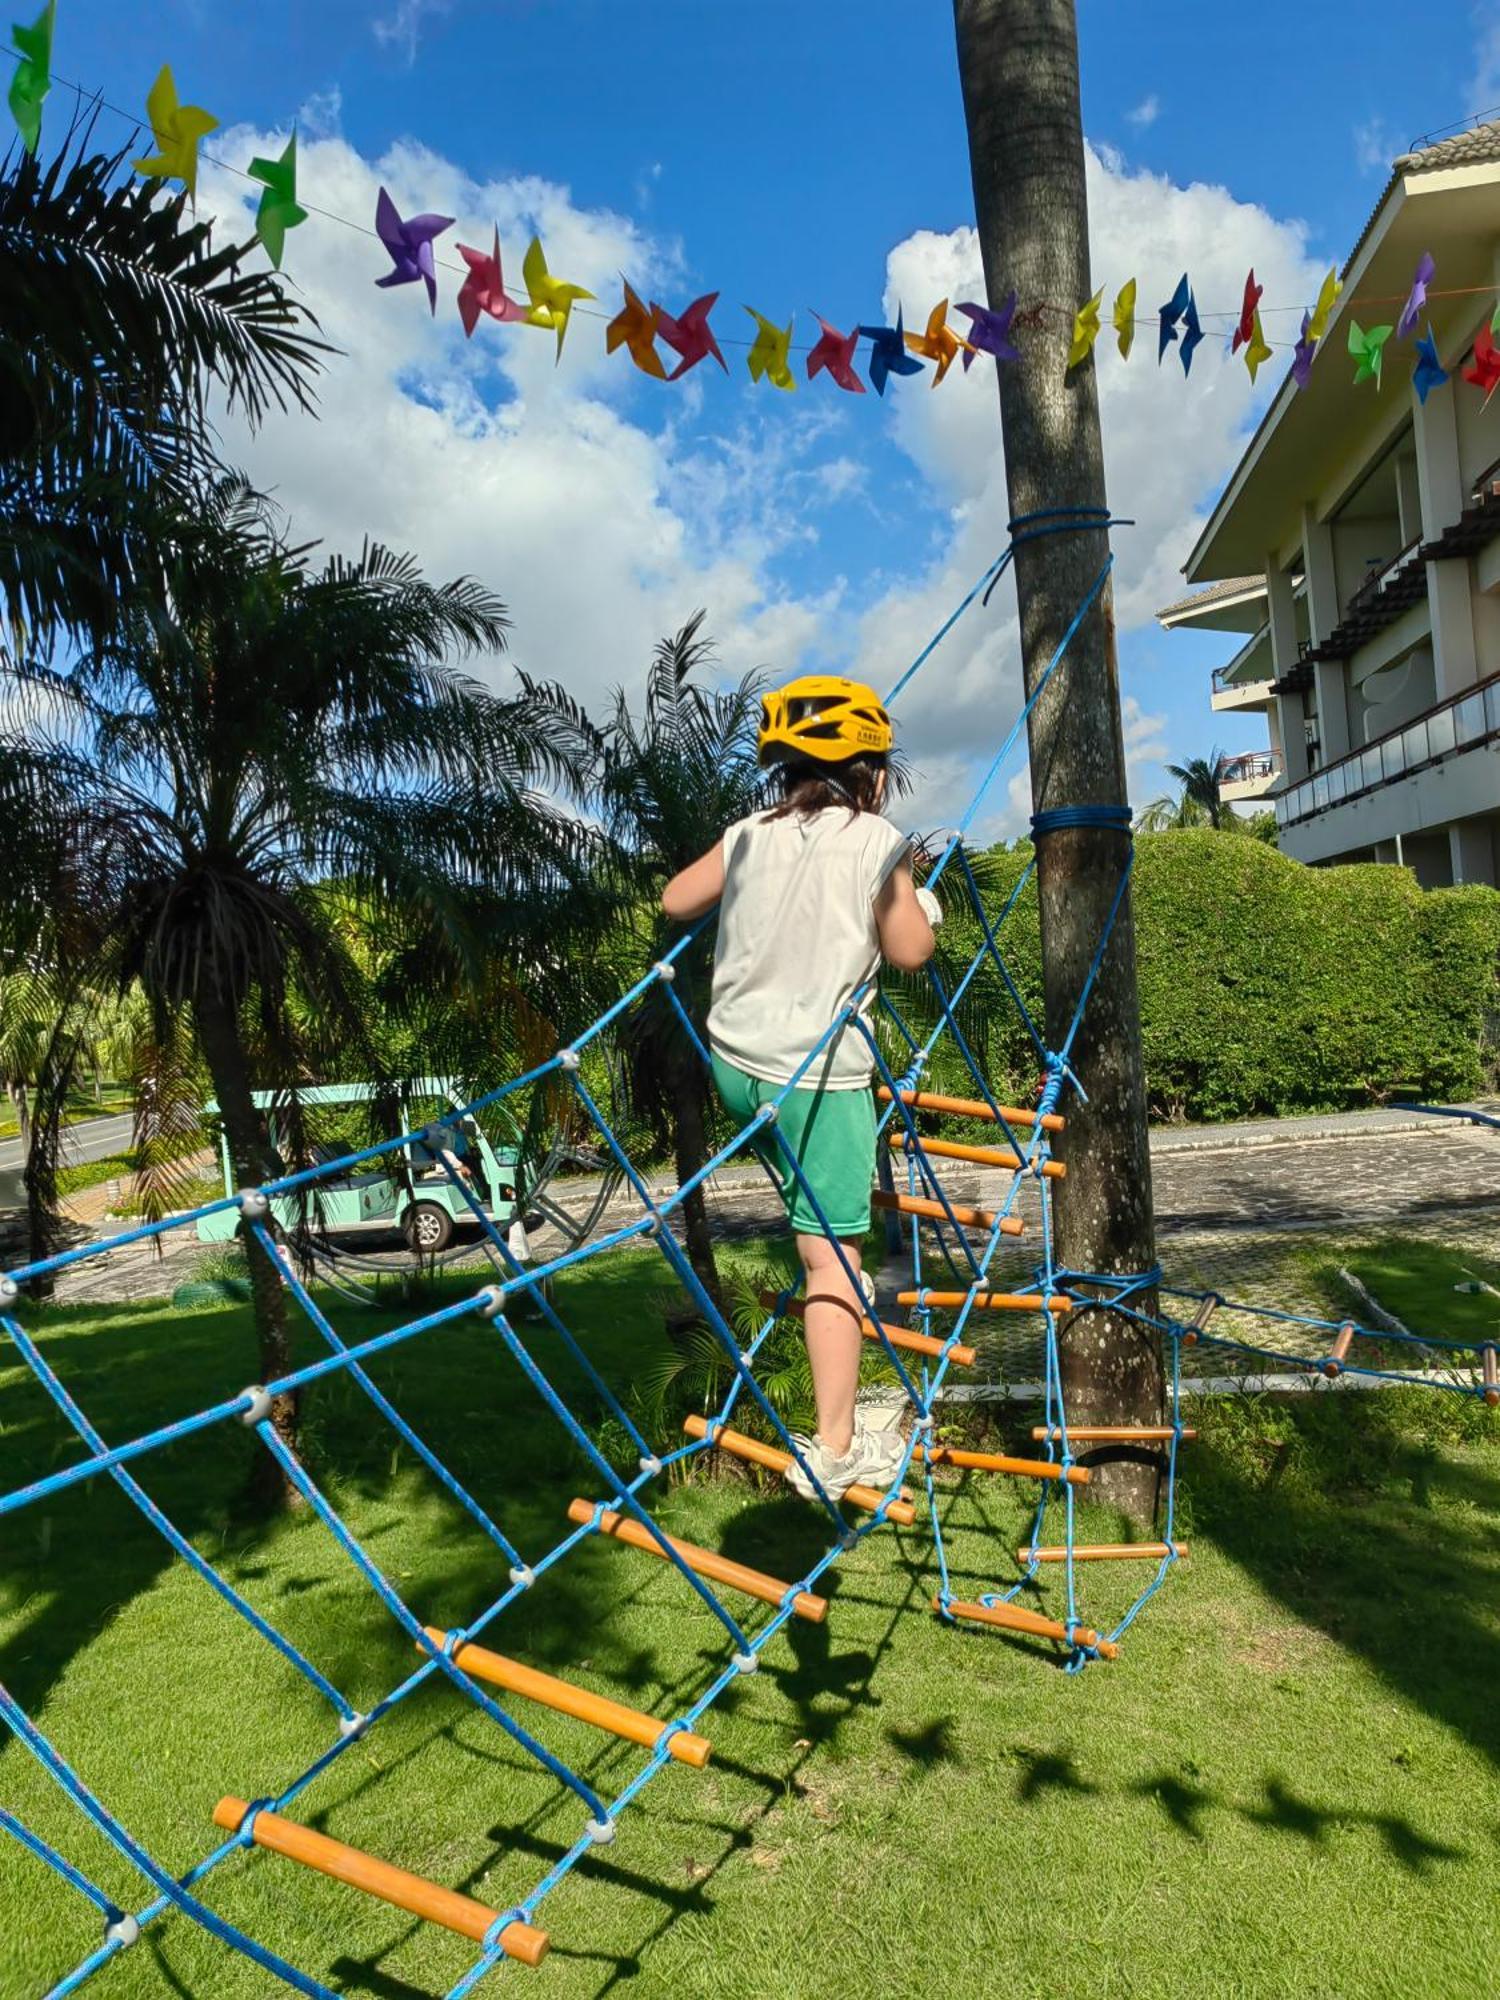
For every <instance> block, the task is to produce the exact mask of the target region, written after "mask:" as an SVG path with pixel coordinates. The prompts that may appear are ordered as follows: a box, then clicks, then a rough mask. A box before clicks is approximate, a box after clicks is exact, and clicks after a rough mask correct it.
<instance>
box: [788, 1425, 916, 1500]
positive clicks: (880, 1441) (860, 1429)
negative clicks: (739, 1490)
mask: <svg viewBox="0 0 1500 2000" xmlns="http://www.w3.org/2000/svg"><path fill="white" fill-rule="evenodd" d="M793 1438H794V1442H795V1443H796V1446H797V1449H798V1451H799V1452H801V1454H802V1457H803V1459H804V1460H805V1461H806V1463H807V1467H808V1471H810V1472H811V1473H812V1474H813V1475H814V1477H815V1478H816V1479H817V1481H818V1484H819V1485H821V1486H822V1488H823V1491H824V1492H825V1493H826V1494H827V1495H828V1497H829V1499H830V1500H842V1499H843V1497H844V1495H845V1494H846V1493H847V1492H848V1490H849V1488H850V1487H851V1486H873V1487H874V1488H875V1489H876V1490H877V1492H880V1493H884V1492H885V1490H886V1488H887V1487H888V1486H889V1485H890V1484H891V1482H892V1480H894V1478H895V1477H896V1474H897V1472H898V1471H899V1470H900V1466H901V1460H902V1458H903V1456H904V1455H905V1451H906V1445H905V1441H904V1440H903V1439H902V1437H901V1435H900V1433H899V1432H897V1431H867V1430H866V1429H865V1428H864V1426H863V1425H862V1424H861V1423H860V1421H859V1419H858V1417H857V1416H856V1418H855V1422H854V1437H853V1441H852V1442H851V1444H850V1446H849V1449H848V1451H847V1452H845V1454H844V1456H843V1457H842V1458H839V1457H837V1456H836V1455H835V1454H834V1453H833V1452H831V1451H830V1450H829V1449H828V1447H827V1445H826V1444H824V1442H823V1440H822V1439H821V1438H820V1437H810V1438H809V1437H802V1436H800V1435H798V1434H797V1433H795V1432H794V1433H793ZM785 1477H786V1483H787V1485H788V1486H790V1487H791V1489H792V1491H793V1492H794V1493H795V1494H796V1495H797V1496H798V1498H799V1499H802V1500H816V1499H817V1498H818V1492H817V1488H816V1487H815V1486H814V1485H813V1483H812V1481H811V1480H810V1479H809V1478H808V1477H807V1473H805V1472H804V1471H803V1470H802V1467H801V1466H800V1465H799V1464H798V1463H797V1461H796V1459H793V1460H792V1462H791V1464H790V1465H788V1467H787V1469H786V1475H785Z"/></svg>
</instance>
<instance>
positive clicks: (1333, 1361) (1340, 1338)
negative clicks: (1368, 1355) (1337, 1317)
mask: <svg viewBox="0 0 1500 2000" xmlns="http://www.w3.org/2000/svg"><path fill="white" fill-rule="evenodd" d="M1354 1335H1355V1325H1354V1322H1353V1320H1352V1319H1346V1320H1345V1321H1344V1324H1343V1325H1342V1326H1341V1327H1340V1328H1339V1330H1338V1332H1337V1333H1336V1334H1335V1335H1334V1339H1333V1345H1332V1347H1330V1348H1329V1350H1328V1352H1327V1354H1325V1355H1324V1357H1323V1359H1322V1360H1321V1361H1320V1362H1319V1363H1318V1366H1319V1367H1320V1368H1321V1369H1322V1371H1323V1373H1324V1374H1325V1375H1326V1376H1327V1377H1328V1378H1329V1380H1330V1381H1332V1379H1333V1378H1334V1376H1336V1375H1342V1374H1343V1372H1344V1363H1345V1361H1346V1360H1347V1359H1348V1355H1349V1349H1350V1348H1351V1347H1352V1346H1353V1345H1354Z"/></svg>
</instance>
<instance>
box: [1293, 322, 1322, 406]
mask: <svg viewBox="0 0 1500 2000" xmlns="http://www.w3.org/2000/svg"><path fill="white" fill-rule="evenodd" d="M1317 351H1318V343H1317V340H1316V339H1315V338H1314V336H1313V330H1312V314H1311V313H1304V314H1303V315H1302V334H1301V337H1300V339H1299V340H1298V342H1297V345H1296V347H1295V348H1294V349H1293V350H1292V380H1293V381H1294V382H1295V383H1296V385H1297V387H1298V388H1299V389H1305V388H1306V387H1307V378H1308V376H1309V375H1311V373H1312V365H1313V356H1314V355H1315V354H1316V353H1317Z"/></svg>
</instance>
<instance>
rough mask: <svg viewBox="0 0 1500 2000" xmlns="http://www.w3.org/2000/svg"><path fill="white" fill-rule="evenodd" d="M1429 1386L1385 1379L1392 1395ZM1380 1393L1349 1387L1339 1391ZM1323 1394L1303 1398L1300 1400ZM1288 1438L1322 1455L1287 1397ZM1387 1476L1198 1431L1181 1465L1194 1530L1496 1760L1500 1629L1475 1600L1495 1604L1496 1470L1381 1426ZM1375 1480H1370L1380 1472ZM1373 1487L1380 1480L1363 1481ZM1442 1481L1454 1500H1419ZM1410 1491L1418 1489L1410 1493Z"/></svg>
mask: <svg viewBox="0 0 1500 2000" xmlns="http://www.w3.org/2000/svg"><path fill="white" fill-rule="evenodd" d="M1408 1393H1410V1394H1418V1393H1431V1392H1418V1391H1410V1392H1408V1391H1398V1390H1392V1391H1388V1392H1386V1395H1389V1396H1395V1395H1405V1394H1408ZM1386 1395H1382V1396H1379V1397H1377V1396H1374V1395H1369V1396H1360V1397H1354V1396H1350V1397H1344V1398H1340V1399H1338V1400H1339V1402H1340V1403H1341V1404H1343V1405H1365V1404H1374V1403H1377V1402H1384V1401H1385V1400H1386ZM1324 1400H1331V1399H1324V1398H1310V1397H1307V1398H1302V1399H1300V1401H1301V1402H1302V1403H1307V1404H1311V1403H1313V1402H1321V1401H1324ZM1277 1414H1278V1418H1279V1419H1281V1420H1282V1421H1283V1425H1284V1429H1285V1431H1286V1433H1287V1434H1288V1435H1289V1436H1290V1437H1291V1438H1292V1441H1293V1447H1294V1449H1295V1448H1296V1447H1297V1443H1298V1440H1299V1439H1305V1440H1307V1441H1308V1449H1309V1453H1310V1454H1315V1453H1318V1452H1321V1453H1322V1454H1323V1457H1322V1458H1321V1459H1320V1458H1318V1457H1316V1456H1310V1463H1311V1464H1312V1466H1313V1467H1314V1469H1316V1467H1317V1466H1318V1465H1319V1464H1321V1463H1323V1462H1324V1461H1325V1460H1326V1457H1327V1446H1328V1442H1329V1434H1328V1431H1327V1430H1326V1429H1325V1428H1324V1426H1326V1425H1327V1423H1328V1421H1329V1420H1328V1419H1327V1418H1326V1417H1325V1416H1324V1415H1322V1414H1321V1413H1318V1414H1316V1415H1314V1414H1313V1413H1312V1412H1310V1411H1308V1410H1304V1409H1302V1408H1300V1407H1298V1405H1297V1403H1296V1402H1294V1403H1292V1404H1289V1405H1288V1407H1287V1408H1286V1409H1285V1410H1284V1411H1278V1413H1277ZM1347 1420H1348V1422H1349V1424H1350V1425H1351V1427H1352V1436H1351V1456H1356V1455H1357V1453H1358V1451H1359V1449H1361V1448H1362V1447H1363V1446H1365V1445H1367V1444H1368V1442H1369V1437H1368V1435H1366V1436H1365V1437H1363V1438H1362V1437H1361V1436H1360V1432H1361V1431H1362V1430H1363V1428H1364V1427H1365V1426H1372V1427H1373V1428H1374V1429H1375V1430H1377V1431H1378V1430H1379V1428H1380V1424H1381V1420H1380V1419H1379V1418H1377V1417H1376V1416H1375V1415H1374V1413H1373V1412H1370V1411H1363V1410H1361V1411H1358V1412H1354V1411H1351V1412H1350V1413H1349V1415H1348V1419H1347ZM1385 1443H1386V1448H1387V1450H1388V1454H1389V1458H1388V1464H1387V1467H1386V1470H1385V1473H1384V1476H1380V1475H1379V1473H1378V1472H1376V1473H1374V1474H1370V1475H1369V1476H1368V1478H1367V1484H1366V1490H1363V1491H1361V1490H1357V1489H1353V1490H1351V1488H1349V1487H1338V1486H1336V1485H1335V1484H1334V1481H1333V1478H1332V1477H1330V1478H1327V1479H1325V1480H1323V1481H1322V1482H1321V1483H1319V1482H1318V1481H1316V1480H1315V1479H1309V1478H1306V1477H1304V1478H1302V1479H1300V1480H1299V1481H1297V1482H1295V1483H1294V1482H1293V1481H1291V1480H1286V1481H1282V1480H1280V1479H1278V1477H1277V1473H1276V1468H1275V1467H1273V1469H1272V1471H1271V1473H1270V1474H1269V1476H1262V1475H1259V1474H1257V1473H1256V1472H1255V1471H1253V1470H1249V1469H1247V1467H1246V1464H1245V1462H1244V1455H1243V1454H1242V1453H1235V1452H1231V1451H1229V1450H1226V1449H1221V1448H1219V1447H1217V1446H1216V1444H1215V1442H1214V1440H1213V1438H1212V1436H1211V1435H1210V1436H1207V1437H1204V1436H1201V1435H1200V1438H1199V1441H1198V1442H1197V1443H1196V1444H1195V1445H1194V1446H1193V1447H1192V1449H1193V1454H1194V1456H1193V1459H1192V1461H1191V1463H1190V1466H1189V1468H1188V1470H1187V1475H1186V1477H1187V1481H1188V1490H1189V1493H1190V1495H1191V1500H1192V1507H1193V1514H1194V1533H1195V1535H1196V1536H1197V1537H1198V1538H1199V1539H1203V1540H1208V1541H1211V1542H1212V1543H1213V1544H1214V1545H1215V1546H1216V1547H1217V1548H1218V1549H1220V1550H1222V1552H1223V1553H1224V1554H1225V1555H1226V1556H1228V1557H1229V1558H1230V1559H1231V1560H1232V1561H1233V1562H1235V1563H1236V1564H1238V1565H1239V1567H1240V1568H1241V1569H1243V1570H1244V1571H1245V1572H1246V1573H1247V1574H1248V1575H1250V1576H1251V1577H1253V1578H1254V1579H1255V1581H1256V1582H1257V1583H1258V1584H1259V1585H1260V1586H1261V1587H1262V1589H1263V1590H1265V1591H1266V1592H1267V1593H1269V1594H1270V1595H1271V1596H1274V1597H1276V1598H1277V1599H1279V1600H1280V1602H1281V1603H1282V1604H1284V1605H1285V1606H1286V1607H1287V1608H1288V1610H1290V1611H1292V1612H1294V1613H1295V1614H1296V1616H1297V1617H1298V1618H1299V1619H1301V1620H1302V1621H1303V1622H1304V1623H1305V1624H1307V1625H1309V1626H1313V1627H1317V1628H1319V1629H1321V1630H1322V1631H1324V1632H1326V1633H1327V1634H1328V1636H1329V1637H1330V1638H1332V1639H1335V1640H1336V1641H1337V1642H1338V1643H1339V1644H1340V1645H1342V1646H1344V1647H1346V1648H1348V1649H1349V1650H1350V1651H1351V1652H1354V1653H1357V1654H1359V1655H1360V1656H1361V1657H1362V1658H1363V1659H1365V1660H1366V1661H1368V1662H1369V1664H1370V1665H1371V1666H1372V1667H1374V1668H1375V1670H1376V1671H1377V1672H1378V1673H1379V1674H1381V1675H1382V1676H1383V1678H1384V1679H1385V1680H1386V1681H1387V1682H1388V1683H1389V1684H1390V1685H1391V1686H1392V1687H1393V1688H1395V1689H1396V1690H1397V1691H1398V1692H1399V1693H1400V1694H1401V1695H1402V1696H1403V1697H1404V1698H1405V1699H1406V1700H1408V1701H1409V1702H1411V1704H1412V1705H1413V1706H1414V1707H1415V1708H1418V1709H1421V1710H1424V1711H1425V1712H1426V1713H1427V1714H1429V1715H1431V1716H1433V1717H1435V1718H1436V1719H1437V1720H1438V1721H1440V1722H1442V1723H1444V1724H1446V1725H1447V1726H1448V1727H1449V1728H1451V1729H1453V1730H1455V1731H1456V1732H1457V1733H1458V1734H1459V1735H1460V1736H1462V1737H1463V1738H1464V1739H1465V1740H1466V1741H1467V1742H1469V1743H1470V1744H1472V1745H1473V1747H1474V1748H1475V1749H1477V1750H1479V1751H1480V1752H1482V1754H1483V1755H1484V1756H1486V1757H1488V1758H1489V1759H1490V1760H1491V1761H1492V1762H1500V1705H1497V1704H1496V1702H1495V1700H1494V1694H1493V1690H1494V1688H1495V1685H1496V1682H1497V1679H1500V1631H1497V1629H1496V1626H1495V1623H1494V1620H1493V1617H1491V1618H1490V1619H1488V1620H1487V1619H1486V1618H1484V1617H1483V1616H1481V1615H1480V1614H1479V1612H1478V1611H1477V1610H1476V1608H1475V1607H1476V1606H1485V1605H1493V1603H1494V1601H1495V1596H1496V1589H1497V1575H1500V1566H1497V1554H1500V1539H1497V1526H1496V1521H1495V1518H1494V1516H1493V1514H1491V1515H1490V1517H1489V1518H1486V1517H1485V1512H1480V1511H1470V1510H1471V1509H1473V1510H1486V1511H1487V1510H1490V1509H1496V1508H1500V1482H1497V1481H1496V1480H1495V1478H1494V1477H1493V1476H1492V1475H1490V1474H1489V1472H1488V1471H1486V1470H1484V1469H1482V1468H1480V1467H1477V1466H1467V1465H1462V1464H1460V1465H1457V1466H1454V1465H1452V1464H1451V1463H1450V1462H1449V1461H1445V1460H1441V1459H1437V1458H1435V1456H1434V1454H1433V1453H1432V1450H1431V1448H1430V1446H1427V1445H1425V1444H1423V1443H1417V1442H1414V1441H1405V1442H1403V1441H1401V1440H1399V1439H1396V1440H1395V1441H1392V1440H1391V1439H1389V1438H1387V1439H1386V1440H1385ZM1377 1480H1378V1484H1377ZM1371 1488H1373V1489H1374V1490H1371ZM1434 1494H1441V1495H1445V1496H1448V1497H1451V1498H1452V1499H1454V1500H1456V1501H1458V1502H1460V1503H1461V1504H1459V1505H1457V1506H1424V1505H1423V1504H1422V1499H1421V1496H1424V1495H1434ZM1413 1495H1416V1496H1418V1497H1416V1498H1414V1497H1413Z"/></svg>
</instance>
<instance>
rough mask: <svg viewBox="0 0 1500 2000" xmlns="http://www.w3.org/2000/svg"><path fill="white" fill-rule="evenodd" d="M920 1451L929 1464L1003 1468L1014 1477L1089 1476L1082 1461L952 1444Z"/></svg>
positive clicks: (1073, 1479) (1083, 1481) (1077, 1480)
mask: <svg viewBox="0 0 1500 2000" xmlns="http://www.w3.org/2000/svg"><path fill="white" fill-rule="evenodd" d="M922 1454H923V1456H924V1457H925V1458H926V1460H927V1463H928V1464H929V1465H956V1466H960V1467H962V1468H963V1469H964V1470H966V1471H973V1472H1007V1473H1010V1474H1011V1475H1012V1476H1013V1477H1014V1478H1016V1479H1052V1480H1066V1482H1067V1483H1068V1485H1069V1486H1087V1485H1088V1483H1089V1481H1090V1480H1091V1479H1092V1478H1093V1476H1094V1475H1093V1473H1092V1472H1090V1470H1089V1468H1088V1467H1087V1466H1086V1465H1069V1466H1062V1465H1059V1464H1058V1463H1057V1461H1056V1459H1052V1458H1007V1457H1006V1456H1005V1455H1004V1454H1003V1453H1001V1452H997V1451H964V1450H962V1449H960V1448H959V1447H958V1446H956V1445H951V1444H933V1445H924V1446H923V1447H922Z"/></svg>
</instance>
